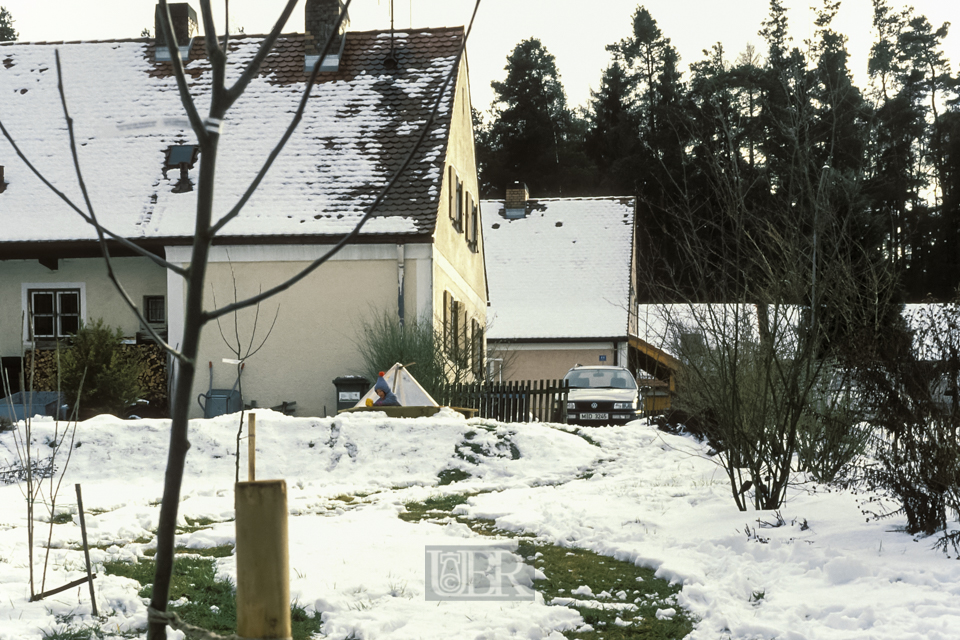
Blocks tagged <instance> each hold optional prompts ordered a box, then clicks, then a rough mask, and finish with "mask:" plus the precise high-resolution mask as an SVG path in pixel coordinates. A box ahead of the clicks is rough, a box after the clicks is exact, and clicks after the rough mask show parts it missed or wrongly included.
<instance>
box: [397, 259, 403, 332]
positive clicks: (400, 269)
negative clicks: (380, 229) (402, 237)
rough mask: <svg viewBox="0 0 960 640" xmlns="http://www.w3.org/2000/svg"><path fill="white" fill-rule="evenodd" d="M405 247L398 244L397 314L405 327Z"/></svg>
mask: <svg viewBox="0 0 960 640" xmlns="http://www.w3.org/2000/svg"><path fill="white" fill-rule="evenodd" d="M404 248H405V245H402V244H398V245H397V315H399V316H400V328H401V329H403V320H404V308H403V270H404Z"/></svg>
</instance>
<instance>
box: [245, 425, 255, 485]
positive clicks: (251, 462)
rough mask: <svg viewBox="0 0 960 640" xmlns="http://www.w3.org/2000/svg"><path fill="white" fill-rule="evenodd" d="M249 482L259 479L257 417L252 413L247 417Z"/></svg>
mask: <svg viewBox="0 0 960 640" xmlns="http://www.w3.org/2000/svg"><path fill="white" fill-rule="evenodd" d="M247 418H248V420H247V425H248V426H247V480H248V481H249V482H253V481H255V480H256V479H257V416H256V414H254V413H251V414H250V415H249V416H247Z"/></svg>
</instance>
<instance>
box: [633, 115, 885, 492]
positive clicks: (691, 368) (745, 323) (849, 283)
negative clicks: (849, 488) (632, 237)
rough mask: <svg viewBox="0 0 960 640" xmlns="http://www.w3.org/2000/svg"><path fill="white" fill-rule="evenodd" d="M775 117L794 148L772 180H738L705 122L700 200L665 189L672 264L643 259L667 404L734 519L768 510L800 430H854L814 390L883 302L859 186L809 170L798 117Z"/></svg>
mask: <svg viewBox="0 0 960 640" xmlns="http://www.w3.org/2000/svg"><path fill="white" fill-rule="evenodd" d="M789 115H790V118H789V119H788V120H786V121H784V122H782V123H781V126H782V128H783V131H782V133H783V134H784V135H785V136H787V137H788V138H792V140H793V141H794V142H795V152H794V154H793V156H792V157H791V159H790V163H789V164H788V165H786V166H785V167H783V168H782V172H783V173H782V175H783V176H784V177H783V179H782V181H781V182H780V183H778V184H773V185H770V184H768V183H765V182H764V177H763V176H760V175H757V174H756V173H753V174H751V173H750V171H749V166H748V165H747V163H746V162H745V161H744V159H743V158H744V151H743V149H740V148H738V147H737V146H736V142H735V136H734V135H733V133H732V132H731V128H730V127H729V126H728V125H727V124H726V123H725V121H724V119H723V117H722V115H718V116H717V121H718V122H720V123H721V124H723V125H724V127H725V128H723V129H722V136H721V138H719V140H718V146H719V147H720V148H719V149H718V150H717V153H716V154H715V155H713V156H712V159H709V160H707V161H703V162H701V164H700V165H699V167H698V170H699V171H702V178H703V180H702V182H703V183H705V184H708V185H709V188H708V194H709V198H708V199H707V200H706V201H704V199H703V198H702V193H694V192H693V191H692V190H690V189H688V188H686V187H685V185H678V184H674V185H671V191H672V192H673V193H678V194H680V197H678V198H677V199H676V200H675V201H674V202H673V203H672V204H671V205H670V206H669V207H667V209H666V212H667V214H668V215H669V216H671V217H672V219H673V224H674V225H675V227H674V229H675V233H674V234H673V235H672V237H671V238H670V243H671V246H670V247H669V250H670V251H672V252H673V256H671V257H670V258H669V259H664V260H662V261H660V262H659V263H657V261H656V260H652V261H651V262H653V263H656V267H657V269H658V271H657V273H656V274H655V275H654V276H651V277H652V278H654V279H655V281H656V291H657V292H658V293H657V298H658V299H659V300H669V301H672V302H674V303H676V304H674V305H661V315H662V316H663V320H664V329H663V333H664V339H665V343H666V344H669V345H670V346H671V348H672V350H673V351H674V354H675V355H676V356H677V357H678V359H679V360H680V361H681V362H682V368H681V370H680V372H679V374H678V378H677V396H676V402H675V406H676V407H677V408H679V409H682V410H684V411H685V412H686V413H687V414H688V415H689V416H690V417H691V418H693V419H694V421H695V422H697V423H699V426H700V427H701V428H702V430H703V432H704V433H705V435H707V436H708V437H709V438H710V439H711V440H712V442H713V444H714V446H715V449H716V452H717V458H718V460H719V463H720V464H721V466H722V467H723V468H724V471H725V472H726V474H727V476H728V479H729V481H730V488H731V493H732V495H733V498H734V501H735V502H736V504H737V506H738V507H739V508H740V509H741V510H746V509H747V508H748V506H750V505H751V503H752V506H753V508H755V509H774V508H777V507H779V506H780V504H781V503H782V501H783V499H784V497H785V492H786V489H787V486H788V484H789V482H790V479H791V473H792V472H793V471H794V470H795V467H794V459H795V454H796V453H797V451H798V444H800V443H799V440H798V438H799V432H800V430H801V429H804V428H807V427H810V426H811V425H818V424H822V423H823V421H827V422H829V423H830V425H831V427H834V426H836V427H838V428H843V427H844V426H849V427H851V428H852V427H853V426H854V425H855V420H853V419H851V416H850V415H848V414H847V413H846V409H847V407H846V406H844V405H842V404H837V403H831V402H830V401H829V398H828V397H824V396H823V395H821V394H823V393H827V394H829V393H832V392H833V391H835V390H836V389H835V382H836V381H835V377H836V376H837V372H838V371H842V367H841V361H840V360H839V358H840V356H841V354H842V349H841V347H842V346H843V343H844V342H845V341H846V340H848V339H849V337H850V336H851V335H852V334H853V333H858V334H863V333H869V332H870V330H873V331H877V330H878V329H879V327H880V326H881V325H882V317H883V316H884V315H885V314H886V313H888V311H889V309H890V308H891V306H892V304H891V300H892V297H893V296H894V294H895V287H894V286H893V282H894V278H893V276H892V274H891V273H890V271H889V270H888V269H887V268H885V267H884V266H883V264H882V262H881V260H879V258H880V256H877V255H875V254H872V253H871V251H870V249H869V247H866V246H864V245H863V244H862V243H861V242H859V241H858V240H857V238H856V235H855V234H856V232H857V231H858V230H859V229H858V227H857V222H856V220H855V218H856V212H857V211H858V208H859V206H860V198H859V193H860V184H859V177H858V176H857V175H856V174H855V173H852V172H851V173H847V172H840V171H838V170H835V169H833V168H831V167H830V166H823V167H820V166H817V164H816V163H815V162H814V161H813V159H812V158H811V155H810V152H809V149H807V148H806V147H805V146H804V145H803V144H802V143H801V142H800V141H801V139H802V137H801V135H800V133H801V132H802V131H803V130H804V128H805V127H808V126H809V124H810V116H809V114H808V113H806V112H805V111H804V109H803V108H802V106H800V107H796V108H794V109H793V110H792V111H790V114H789ZM758 192H760V194H759V195H758ZM647 249H648V250H649V251H651V252H653V251H655V249H656V248H654V247H648V248H647ZM664 265H666V266H664ZM838 442H843V443H849V439H845V438H838ZM844 446H846V444H844ZM821 453H823V452H821ZM829 466H831V468H832V467H833V466H835V465H832V464H831V465H829ZM824 471H825V472H826V471H827V469H825V470H824Z"/></svg>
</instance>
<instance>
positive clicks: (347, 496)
mask: <svg viewBox="0 0 960 640" xmlns="http://www.w3.org/2000/svg"><path fill="white" fill-rule="evenodd" d="M332 499H333V500H339V501H340V502H353V501H354V500H355V496H352V495H350V494H349V493H341V494H340V495H336V496H333V498H332Z"/></svg>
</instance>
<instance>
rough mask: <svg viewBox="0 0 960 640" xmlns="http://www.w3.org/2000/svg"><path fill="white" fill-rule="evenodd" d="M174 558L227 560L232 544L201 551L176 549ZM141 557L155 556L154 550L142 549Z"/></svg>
mask: <svg viewBox="0 0 960 640" xmlns="http://www.w3.org/2000/svg"><path fill="white" fill-rule="evenodd" d="M173 554H174V556H176V555H177V554H183V555H195V556H203V557H204V558H227V557H229V556H232V555H233V545H232V544H229V543H227V544H222V545H220V546H219V547H204V548H202V549H188V548H187V547H177V548H176V549H174V550H173ZM143 555H144V556H146V557H148V558H152V557H154V556H156V555H157V550H156V548H153V549H144V550H143Z"/></svg>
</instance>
